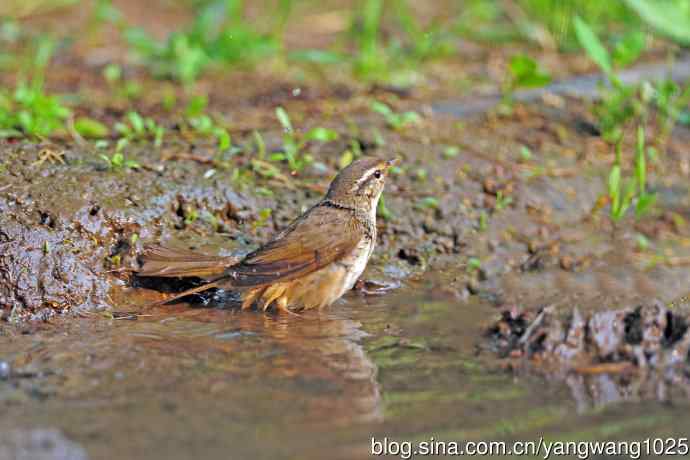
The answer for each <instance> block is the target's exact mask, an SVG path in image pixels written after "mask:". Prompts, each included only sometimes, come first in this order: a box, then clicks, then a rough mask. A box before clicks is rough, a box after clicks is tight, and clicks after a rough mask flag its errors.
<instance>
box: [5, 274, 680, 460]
mask: <svg viewBox="0 0 690 460" xmlns="http://www.w3.org/2000/svg"><path fill="white" fill-rule="evenodd" d="M446 281H447V280H444V279H441V278H439V277H431V276H428V275H427V276H425V277H422V278H421V279H419V280H416V281H407V282H406V284H405V285H404V286H403V287H401V288H400V289H398V290H397V291H394V292H392V293H389V294H387V295H385V296H368V297H365V296H362V295H359V294H355V293H353V294H351V295H349V296H348V297H347V298H346V299H344V300H343V301H342V302H341V303H340V304H339V305H337V306H336V307H334V308H331V309H328V310H324V311H321V312H307V313H305V314H303V315H302V316H301V317H293V316H275V315H263V314H260V313H256V312H244V313H242V312H238V311H236V310H233V309H222V308H213V309H211V308H190V307H189V306H188V305H184V304H178V305H174V306H171V307H165V308H161V309H157V310H153V311H146V312H141V311H139V312H138V313H139V314H140V316H136V315H131V316H127V315H122V319H115V320H114V319H107V318H102V317H91V318H86V319H84V320H83V321H69V322H65V323H61V322H54V323H52V324H49V325H36V324H31V325H27V326H25V327H26V329H16V328H14V327H12V328H10V327H8V326H3V327H4V328H5V329H4V330H3V331H2V334H0V350H1V351H0V360H4V361H5V362H6V363H7V364H9V367H10V369H9V376H8V375H7V374H8V372H7V369H6V368H5V374H4V380H2V379H0V407H1V408H2V417H0V432H3V433H4V435H3V436H5V443H7V437H14V438H15V439H14V441H12V442H14V444H15V445H17V444H22V443H24V444H26V443H27V441H26V439H25V437H26V436H25V435H26V433H32V432H35V431H31V430H38V429H41V430H54V431H53V432H54V433H57V434H56V436H57V437H58V440H57V441H56V440H53V441H52V442H47V443H43V444H41V445H39V446H38V447H37V446H36V445H34V446H33V447H31V448H32V449H37V450H36V452H39V453H40V451H41V449H43V451H44V452H43V453H45V451H46V449H47V450H48V451H49V450H50V449H52V448H57V447H55V446H56V445H57V446H58V447H60V443H61V442H62V443H68V444H69V443H76V444H69V445H71V447H72V448H73V449H77V451H76V452H79V449H83V450H82V451H81V453H82V454H83V453H84V452H85V453H86V454H87V455H88V456H89V458H92V459H108V458H116V457H114V456H113V455H115V453H116V454H117V458H131V459H137V458H155V459H158V458H160V459H178V458H179V459H182V458H195V457H196V458H218V459H221V458H222V459H235V458H236V459H248V458H267V459H268V458H271V459H323V458H343V459H345V458H347V459H351V458H368V455H369V451H368V449H369V445H370V438H371V436H377V437H379V438H382V437H384V436H387V437H389V438H395V439H398V440H425V439H428V438H430V437H432V436H433V437H435V438H436V439H446V440H456V441H459V440H463V439H506V440H510V439H537V437H538V436H539V435H540V434H542V433H543V434H545V435H546V436H547V437H548V438H551V439H564V440H576V439H603V438H613V439H626V438H634V439H643V438H645V437H648V436H651V435H659V436H670V435H675V436H686V435H687V430H686V428H684V427H687V426H688V423H689V422H690V415H689V414H690V411H688V408H689V407H690V404H688V402H687V399H686V398H685V399H684V398H677V399H674V398H673V395H665V398H664V399H666V401H665V402H657V401H651V402H650V401H645V402H636V401H634V397H633V400H632V401H628V402H627V403H625V404H623V403H621V401H623V400H624V399H626V398H630V392H628V393H627V394H626V393H625V392H624V391H623V390H622V388H624V387H623V386H621V385H620V382H619V381H617V380H616V377H615V376H607V375H605V374H602V375H598V376H594V377H591V378H588V380H585V379H584V378H583V377H581V376H576V375H573V376H570V377H569V378H568V379H566V380H554V381H546V380H542V379H540V378H539V377H536V376H534V375H531V376H524V377H523V376H521V375H519V374H518V375H515V374H513V373H510V372H507V371H505V370H504V369H502V368H501V366H500V363H497V361H496V359H495V355H494V354H492V353H489V352H482V351H481V350H480V348H478V347H477V344H478V343H481V340H480V333H481V328H478V327H477V325H478V324H483V323H486V322H487V321H488V320H489V319H490V318H491V317H492V315H495V314H496V311H495V308H494V307H492V306H489V305H486V304H484V303H482V301H481V300H479V297H476V296H475V297H472V298H471V299H470V300H468V301H464V300H458V299H457V297H455V296H454V295H451V294H445V293H444V289H443V288H442V287H443V285H444V284H445V283H446ZM130 298H132V296H130ZM139 300H140V299H139ZM131 301H132V302H134V303H136V302H138V300H137V299H136V298H133V300H131ZM131 310H136V308H135V307H133V306H132V305H127V306H124V307H123V309H122V311H131ZM460 313H461V314H460ZM133 318H136V319H133ZM459 318H462V319H461V320H460V319H459ZM670 401H672V402H670ZM22 436H24V438H23V437H22ZM10 444H11V443H10ZM39 444H40V443H39ZM75 446H76V447H75ZM25 447H26V446H25ZM27 448H28V447H27ZM62 448H63V450H62V452H63V454H64V453H65V452H67V454H65V455H66V456H63V457H59V456H58V458H82V457H79V455H78V454H69V452H75V451H70V450H69V448H67V447H65V446H62ZM70 455H72V457H70ZM34 458H40V457H38V454H36V455H35V456H34Z"/></svg>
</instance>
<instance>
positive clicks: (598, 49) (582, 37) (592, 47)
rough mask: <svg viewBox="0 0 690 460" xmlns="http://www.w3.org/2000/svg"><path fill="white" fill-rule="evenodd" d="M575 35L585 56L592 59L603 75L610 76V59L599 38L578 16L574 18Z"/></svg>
mask: <svg viewBox="0 0 690 460" xmlns="http://www.w3.org/2000/svg"><path fill="white" fill-rule="evenodd" d="M574 25H575V35H576V37H577V40H578V42H579V43H580V46H582V47H583V48H584V49H585V51H586V52H587V55H588V56H589V57H590V59H592V60H593V61H594V62H595V63H596V64H597V65H598V66H599V67H600V68H601V70H603V71H604V72H605V73H607V74H610V73H611V72H612V70H613V68H612V67H613V66H612V65H611V57H610V56H609V52H608V51H607V50H606V48H605V47H604V45H603V44H602V43H601V41H600V40H599V37H597V35H596V34H595V33H594V31H593V30H592V28H591V27H589V25H588V24H587V23H586V22H585V21H583V20H582V18H581V17H580V16H575V20H574Z"/></svg>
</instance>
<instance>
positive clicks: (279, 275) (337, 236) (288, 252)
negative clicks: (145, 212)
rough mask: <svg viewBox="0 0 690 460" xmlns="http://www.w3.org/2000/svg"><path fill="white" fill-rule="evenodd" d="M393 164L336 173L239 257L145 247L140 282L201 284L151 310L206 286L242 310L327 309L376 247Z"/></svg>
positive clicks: (361, 162) (362, 163) (368, 162)
mask: <svg viewBox="0 0 690 460" xmlns="http://www.w3.org/2000/svg"><path fill="white" fill-rule="evenodd" d="M397 162H398V159H397V158H395V159H391V160H383V159H379V158H374V157H365V158H361V159H358V160H355V161H353V162H352V163H350V164H349V165H348V166H346V167H345V168H343V169H342V170H341V171H340V172H339V173H338V174H337V175H336V177H335V178H334V179H333V181H332V182H331V184H330V186H329V188H328V191H327V193H326V195H325V196H324V197H323V198H322V199H321V200H320V201H318V202H317V203H316V204H314V205H313V206H312V207H311V208H309V209H308V210H307V211H305V212H304V213H303V214H302V215H301V216H299V217H298V218H297V219H295V220H294V221H293V222H292V223H291V224H290V225H289V226H288V227H286V228H285V229H284V230H283V231H281V232H279V233H278V234H276V235H275V236H274V237H273V238H271V239H270V240H269V241H268V242H267V243H266V244H264V245H263V246H260V247H259V248H258V249H257V250H255V251H253V252H251V253H249V254H247V255H246V256H245V257H244V258H242V259H239V258H236V257H221V256H207V255H203V254H198V253H195V252H193V251H187V250H178V249H170V248H166V247H163V246H160V245H149V246H146V247H145V249H144V253H143V255H142V257H141V258H140V261H141V267H140V268H139V269H136V270H135V271H136V272H137V275H138V276H139V277H173V278H190V277H193V278H202V279H203V280H205V282H204V283H203V284H202V285H200V286H197V287H195V288H192V289H188V290H186V291H183V292H180V293H178V294H176V295H174V296H172V297H170V298H167V299H164V300H162V301H160V302H157V303H156V304H155V305H160V304H166V303H169V302H172V301H174V300H176V299H180V298H182V297H186V296H189V295H191V294H196V293H199V292H202V291H206V290H208V289H212V288H221V289H226V290H236V291H239V292H240V293H241V298H242V309H243V310H246V309H250V308H251V307H252V306H254V305H256V306H257V308H260V309H263V311H267V310H269V309H270V308H274V309H275V311H278V312H284V313H293V314H294V313H295V312H296V311H301V310H307V309H313V308H323V307H327V306H330V305H331V304H333V303H334V302H335V301H336V300H338V299H339V298H340V297H342V296H343V295H344V294H345V293H346V292H347V291H349V290H350V289H352V288H353V286H354V285H355V282H356V281H357V279H358V278H359V277H360V276H361V274H362V272H363V271H364V269H365V267H366V265H367V263H368V261H369V258H370V257H371V254H372V252H373V251H374V246H375V245H376V212H377V208H378V203H379V200H380V198H381V194H382V192H383V189H384V185H385V181H386V178H387V176H388V175H389V172H390V169H391V167H392V166H394V165H395V164H397Z"/></svg>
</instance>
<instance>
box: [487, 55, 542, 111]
mask: <svg viewBox="0 0 690 460" xmlns="http://www.w3.org/2000/svg"><path fill="white" fill-rule="evenodd" d="M508 75H509V77H508V78H507V79H506V81H505V82H504V83H503V88H502V93H503V98H502V101H501V107H499V110H500V111H502V112H506V113H510V112H512V106H513V93H514V92H515V90H517V89H520V88H540V87H542V86H546V85H548V84H549V83H551V75H549V73H548V72H546V71H545V70H543V69H541V68H540V67H539V65H538V64H537V61H535V60H534V59H532V58H531V57H529V56H525V55H523V54H518V55H516V56H513V57H512V58H511V59H510V63H509V64H508Z"/></svg>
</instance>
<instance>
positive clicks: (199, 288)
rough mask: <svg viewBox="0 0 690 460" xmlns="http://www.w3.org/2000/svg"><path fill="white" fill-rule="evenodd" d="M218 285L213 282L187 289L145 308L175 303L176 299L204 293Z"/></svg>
mask: <svg viewBox="0 0 690 460" xmlns="http://www.w3.org/2000/svg"><path fill="white" fill-rule="evenodd" d="M219 285H220V284H219V283H218V282H215V281H214V282H211V283H206V284H202V285H201V286H197V287H195V288H191V289H187V290H186V291H182V292H178V293H177V294H175V295H174V296H172V297H168V298H167V299H163V300H159V301H157V302H153V303H151V304H148V305H147V308H151V307H158V306H160V305H165V304H166V303H170V302H172V301H175V300H177V299H181V298H182V297H187V296H188V295H192V294H197V293H199V292H204V291H208V290H209V289H212V288H216V287H219Z"/></svg>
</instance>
